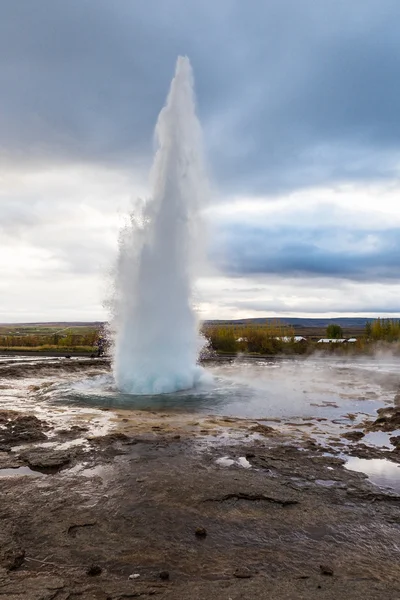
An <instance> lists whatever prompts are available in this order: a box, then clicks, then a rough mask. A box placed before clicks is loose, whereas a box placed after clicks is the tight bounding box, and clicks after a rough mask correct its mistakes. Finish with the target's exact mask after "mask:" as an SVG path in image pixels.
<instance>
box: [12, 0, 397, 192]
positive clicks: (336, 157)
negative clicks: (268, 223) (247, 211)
mask: <svg viewBox="0 0 400 600" xmlns="http://www.w3.org/2000/svg"><path fill="white" fill-rule="evenodd" d="M0 12H1V19H0V85H1V89H2V108H1V112H0V152H1V156H2V159H3V160H4V161H6V160H8V161H10V162H15V161H16V160H18V161H23V162H26V161H32V162H49V161H56V162H64V161H71V162H76V161H88V162H94V163H107V164H110V163H113V164H117V165H120V166H121V167H124V168H130V167H131V166H132V165H139V166H143V167H146V168H147V167H148V164H149V161H150V157H151V151H152V144H151V137H152V130H153V127H154V123H155V120H156V117H157V114H158V112H159V110H160V108H161V106H162V104H163V102H164V98H165V95H166V91H167V88H168V83H169V80H170V78H171V75H172V72H173V67H174V62H175V60H176V56H177V55H178V54H179V53H181V54H188V55H189V56H190V58H191V60H192V62H193V66H194V70H195V76H196V82H197V91H198V101H199V111H200V115H201V117H202V121H203V124H204V128H205V139H206V145H207V148H208V152H209V158H210V163H211V164H212V170H213V173H214V175H215V178H216V181H217V183H218V185H219V186H220V188H221V189H222V190H225V191H232V190H235V191H243V190H246V191H249V190H253V191H257V192H263V193H268V192H275V191H277V190H282V189H286V188H295V187H298V186H302V185H312V184H316V183H321V182H327V181H340V180H359V179H379V178H387V177H392V176H393V174H394V173H395V172H396V163H397V160H398V157H399V150H400V124H399V120H398V115H397V105H398V95H399V89H398V88H399V84H398V81H399V76H400V64H399V62H398V61H397V56H398V55H399V52H400V37H399V36H398V22H399V18H400V4H399V3H398V2H397V0H354V2H351V3H348V2H344V1H341V0H339V1H338V0H325V2H324V3H316V2H315V1H314V0H283V1H282V0H270V1H269V2H264V1H262V0H255V1H254V2H252V3H251V5H249V4H248V3H245V2H242V1H240V0H233V1H232V0H220V2H212V3H211V2H210V1H209V0H205V1H204V0H202V1H200V0H195V1H193V2H190V3H188V2H185V0H171V1H170V2H168V3H166V2H161V1H160V0H158V1H157V0H150V1H148V2H145V3H144V2H131V0H119V1H118V2H114V3H112V2H109V1H108V0H85V1H82V0H69V1H68V2H59V3H55V2H54V1H53V0H40V1H38V2H35V3H33V2H31V0H19V1H18V2H14V1H13V0H0Z"/></svg>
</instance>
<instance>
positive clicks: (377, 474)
mask: <svg viewBox="0 0 400 600" xmlns="http://www.w3.org/2000/svg"><path fill="white" fill-rule="evenodd" d="M346 458H347V462H346V464H345V465H344V467H345V468H346V469H348V470H349V471H358V472H360V473H365V475H367V476H368V479H369V480H370V481H371V483H374V484H375V485H378V486H380V487H385V488H390V489H392V490H395V491H396V492H399V493H400V465H398V464H396V463H394V462H391V461H390V460H387V459H386V458H357V457H356V456H350V457H346Z"/></svg>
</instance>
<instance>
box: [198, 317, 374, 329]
mask: <svg viewBox="0 0 400 600" xmlns="http://www.w3.org/2000/svg"><path fill="white" fill-rule="evenodd" d="M266 321H274V322H278V323H281V324H282V325H289V326H291V327H294V328H295V329H301V328H302V327H307V328H310V327H315V328H319V329H321V328H326V327H328V325H330V324H331V323H336V324H337V325H340V326H341V327H343V328H346V329H349V328H356V329H363V328H364V327H365V324H366V323H367V322H368V321H370V322H371V321H375V319H368V318H367V317H338V318H335V319H324V318H300V317H295V318H292V317H279V318H274V319H269V318H267V317H264V318H257V319H233V320H228V319H226V320H219V319H213V320H209V321H205V324H206V325H224V324H226V325H228V324H230V325H232V324H235V325H261V324H263V323H265V322H266Z"/></svg>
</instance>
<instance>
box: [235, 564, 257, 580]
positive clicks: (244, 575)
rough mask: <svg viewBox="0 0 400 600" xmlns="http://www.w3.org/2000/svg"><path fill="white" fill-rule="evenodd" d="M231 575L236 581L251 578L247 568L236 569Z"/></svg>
mask: <svg viewBox="0 0 400 600" xmlns="http://www.w3.org/2000/svg"><path fill="white" fill-rule="evenodd" d="M233 575H234V577H237V578H238V579H250V577H253V573H252V571H251V570H250V569H248V568H247V567H238V568H237V569H236V570H235V572H234V574H233Z"/></svg>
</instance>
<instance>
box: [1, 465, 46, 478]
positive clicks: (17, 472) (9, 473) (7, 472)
mask: <svg viewBox="0 0 400 600" xmlns="http://www.w3.org/2000/svg"><path fill="white" fill-rule="evenodd" d="M26 475H28V476H29V477H44V473H40V472H39V471H33V470H32V469H30V468H29V467H16V468H15V469H0V477H22V476H26Z"/></svg>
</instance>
